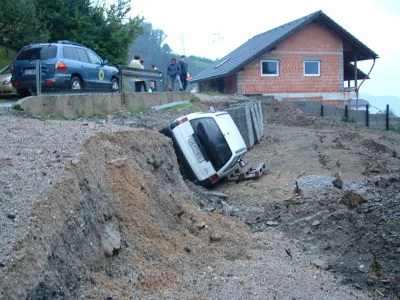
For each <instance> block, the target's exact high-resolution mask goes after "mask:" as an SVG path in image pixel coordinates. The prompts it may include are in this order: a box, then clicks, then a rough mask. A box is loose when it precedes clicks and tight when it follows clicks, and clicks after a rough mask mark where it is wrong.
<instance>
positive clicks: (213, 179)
mask: <svg viewBox="0 0 400 300" xmlns="http://www.w3.org/2000/svg"><path fill="white" fill-rule="evenodd" d="M218 178H219V176H218V175H217V174H214V175H212V176H210V177H208V178H207V181H208V182H209V183H213V182H215V181H216V180H218Z"/></svg>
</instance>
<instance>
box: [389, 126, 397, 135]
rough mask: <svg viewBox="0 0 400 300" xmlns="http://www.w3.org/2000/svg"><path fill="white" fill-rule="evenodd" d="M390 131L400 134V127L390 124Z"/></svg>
mask: <svg viewBox="0 0 400 300" xmlns="http://www.w3.org/2000/svg"><path fill="white" fill-rule="evenodd" d="M388 132H390V133H394V134H400V128H395V127H392V126H390V127H389V130H388Z"/></svg>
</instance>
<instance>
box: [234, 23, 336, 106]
mask: <svg viewBox="0 0 400 300" xmlns="http://www.w3.org/2000/svg"><path fill="white" fill-rule="evenodd" d="M274 58H275V59H276V58H277V59H279V76H261V60H262V59H274ZM309 59H316V60H317V59H318V60H320V61H321V63H320V76H304V75H303V74H304V69H303V68H304V66H303V62H304V60H309ZM242 73H243V76H242V82H240V83H239V82H238V85H239V84H241V85H242V86H243V93H244V94H279V93H297V94H298V93H314V95H313V96H312V97H313V98H314V99H310V100H320V99H321V97H318V96H317V98H316V96H315V93H327V92H328V93H335V92H340V91H342V89H343V41H342V40H341V38H340V37H339V36H337V35H335V34H334V33H332V32H330V31H329V30H327V29H325V28H323V27H322V26H320V25H317V24H314V23H312V24H309V25H307V26H306V27H304V28H303V29H301V30H299V31H298V32H296V33H295V34H294V35H292V36H291V37H289V38H287V39H286V40H284V41H283V42H282V43H280V44H279V45H278V46H277V47H276V50H274V51H270V52H268V53H265V54H263V55H261V56H260V57H259V58H257V59H255V60H254V61H253V62H251V63H250V64H249V65H247V66H246V67H245V69H244V70H243V72H242ZM304 100H308V99H304Z"/></svg>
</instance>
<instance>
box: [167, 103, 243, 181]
mask: <svg viewBox="0 0 400 300" xmlns="http://www.w3.org/2000/svg"><path fill="white" fill-rule="evenodd" d="M161 132H162V133H164V134H165V135H167V136H169V137H171V138H172V140H173V144H174V148H175V151H176V154H177V157H178V161H179V163H180V164H181V166H182V168H183V171H184V174H185V175H186V176H187V178H188V179H190V180H192V181H195V182H197V183H199V184H201V185H203V186H205V187H210V186H212V185H214V184H215V183H217V182H218V181H220V180H221V179H222V178H224V177H225V176H227V175H229V174H230V173H231V172H232V171H233V170H234V168H235V166H236V164H237V163H239V162H241V160H242V158H243V156H244V154H245V153H246V152H247V147H246V144H245V142H244V140H243V137H242V136H241V134H240V132H239V130H238V128H237V127H236V124H235V123H234V121H233V119H232V118H231V116H230V115H229V114H228V113H227V112H225V111H219V112H207V113H193V114H189V115H187V116H184V117H181V118H178V119H176V120H174V121H173V122H172V123H171V124H169V126H168V127H166V128H164V129H163V130H161Z"/></svg>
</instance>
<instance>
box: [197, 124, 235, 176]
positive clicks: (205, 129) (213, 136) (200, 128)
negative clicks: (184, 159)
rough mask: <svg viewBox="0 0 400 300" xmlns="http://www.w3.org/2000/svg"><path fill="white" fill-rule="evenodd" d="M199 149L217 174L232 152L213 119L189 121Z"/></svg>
mask: <svg viewBox="0 0 400 300" xmlns="http://www.w3.org/2000/svg"><path fill="white" fill-rule="evenodd" d="M190 124H191V125H192V127H193V131H194V134H195V135H196V137H197V139H196V140H197V141H198V142H200V145H199V146H200V147H201V148H202V150H203V151H204V152H205V153H206V154H207V156H208V158H209V159H210V162H211V164H212V165H213V167H214V169H215V170H216V171H217V172H218V170H220V169H221V168H222V167H223V166H224V165H225V164H226V163H227V162H228V161H229V159H230V158H231V157H232V151H231V149H230V148H229V145H228V143H227V142H226V140H225V137H224V136H223V134H222V132H221V130H220V129H219V127H218V125H217V123H216V122H215V120H214V119H213V118H208V117H205V118H200V119H194V120H190Z"/></svg>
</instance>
